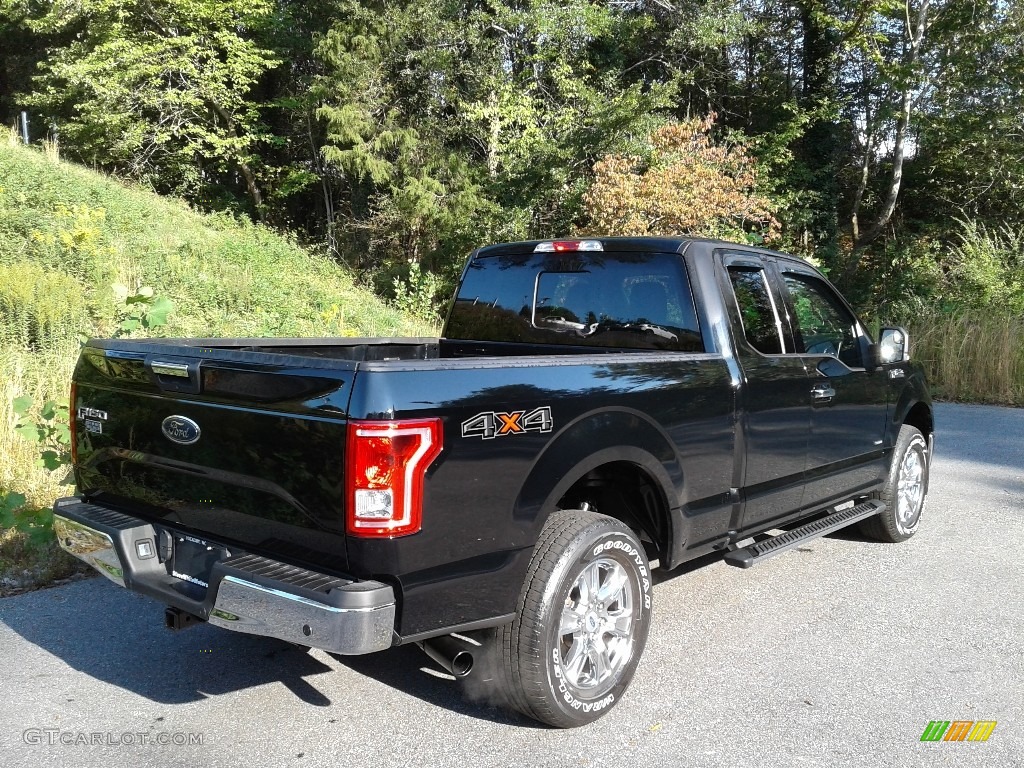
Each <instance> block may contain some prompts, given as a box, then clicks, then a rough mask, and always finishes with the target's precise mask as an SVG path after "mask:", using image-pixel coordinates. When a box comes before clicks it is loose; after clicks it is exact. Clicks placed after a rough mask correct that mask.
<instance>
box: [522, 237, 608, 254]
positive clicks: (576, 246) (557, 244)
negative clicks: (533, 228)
mask: <svg viewBox="0 0 1024 768" xmlns="http://www.w3.org/2000/svg"><path fill="white" fill-rule="evenodd" d="M603 250H604V244H603V243H602V242H601V241H600V240H546V241H544V242H543V243H537V245H536V246H534V248H533V252H534V253H564V252H565V251H603Z"/></svg>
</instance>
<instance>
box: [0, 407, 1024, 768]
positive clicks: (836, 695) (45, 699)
mask: <svg viewBox="0 0 1024 768" xmlns="http://www.w3.org/2000/svg"><path fill="white" fill-rule="evenodd" d="M936 421H937V425H938V431H937V446H936V459H935V462H934V465H933V468H932V486H931V493H930V495H929V498H928V502H927V505H926V508H925V516H924V519H923V521H922V524H921V529H920V531H919V532H918V534H917V535H916V536H915V537H914V538H913V539H912V540H911V541H909V542H907V543H905V544H897V545H892V544H879V543H873V542H868V541H865V540H863V539H862V538H860V537H858V536H857V535H855V534H853V533H849V532H840V533H839V534H836V535H833V536H830V537H827V538H824V539H818V540H816V541H813V542H811V543H810V544H809V545H806V546H803V547H800V548H799V549H797V550H794V551H791V552H789V553H787V554H785V555H782V556H780V557H777V558H775V559H773V560H771V561H769V562H766V563H764V564H763V565H759V566H757V567H755V568H752V569H749V570H739V569H735V568H731V567H729V566H726V565H725V564H723V563H722V562H721V560H720V559H716V558H711V559H706V560H704V561H702V562H701V563H699V564H697V565H695V566H694V567H689V566H688V567H686V568H685V569H683V570H682V571H678V572H673V573H671V574H667V575H663V576H662V577H661V578H660V580H659V583H658V584H657V586H656V587H655V591H654V623H653V626H652V630H651V636H650V640H649V642H648V646H647V650H646V652H645V654H644V657H643V660H642V661H641V664H640V668H639V670H638V673H637V676H636V678H635V679H634V682H633V685H632V687H631V689H630V690H629V692H628V693H627V694H626V696H625V697H624V698H623V699H622V701H621V702H620V703H619V704H618V705H617V706H616V707H615V708H614V709H612V710H611V711H610V712H609V713H608V714H607V715H606V716H605V717H603V718H602V719H600V720H599V721H598V722H597V723H595V724H592V725H590V726H586V727H584V728H580V729H575V730H571V731H558V730H553V729H549V728H546V727H542V726H539V725H537V724H535V723H533V722H532V721H529V720H527V719H525V718H522V717H519V716H517V715H514V714H510V713H507V712H505V711H503V710H501V709H499V708H495V707H491V706H488V705H487V703H486V702H479V703H474V702H471V701H467V700H466V699H465V698H464V697H463V696H462V695H461V694H460V690H459V686H458V685H457V684H456V682H455V681H454V680H452V679H451V678H450V677H447V676H446V675H444V673H442V672H440V671H437V670H436V668H435V667H434V665H433V664H432V662H430V661H429V660H428V659H427V657H426V656H424V655H423V654H422V653H421V652H420V651H419V650H417V649H416V648H415V647H412V648H405V647H403V648H396V649H392V650H390V651H387V652H384V653H380V654H375V655H371V656H365V657H347V658H340V657H332V656H329V655H327V654H325V653H322V652H320V651H313V652H310V653H304V652H302V651H300V650H298V649H295V648H293V647H291V646H288V645H286V644H284V643H281V642H278V641H275V640H270V639H265V638H257V637H251V636H245V635H238V634H235V633H230V632H225V631H221V630H218V629H216V628H214V627H210V626H206V625H203V626H199V627H196V628H194V629H189V630H187V631H184V632H180V633H172V632H170V631H168V630H165V629H164V628H163V608H162V606H160V605H158V604H157V603H155V602H152V601H150V600H148V599H145V598H142V597H139V596H137V595H134V594H132V593H129V592H127V591H125V590H123V589H120V588H118V587H116V586H114V585H113V584H110V583H109V582H107V581H106V580H104V579H100V578H95V579H89V580H86V581H81V582H77V583H74V584H70V585H67V586H62V587H57V588H54V589H49V590H43V591H39V592H34V593H30V594H25V595H20V596H17V597H10V598H6V599H2V600H0V681H2V682H0V686H2V687H0V692H2V702H0V765H2V766H12V767H14V766H17V767H19V768H21V767H24V768H30V767H31V766H47V767H48V768H54V767H55V766H65V765H67V766H76V768H87V767H89V766H103V767H104V768H113V767H114V766H143V765H147V766H161V768H162V767H164V766H166V767H168V768H170V767H172V766H182V767H184V766H187V767H188V768H203V767H205V766H240V765H253V766H261V767H268V768H270V767H273V766H307V767H311V766H332V767H334V768H347V767H349V766H351V767H352V768H357V767H358V768H375V767H377V766H381V767H383V766H388V767H390V766H456V767H457V768H486V767H490V766H513V765H516V766H518V765H522V766H560V767H562V768H589V767H591V766H616V767H618V766H627V765H642V766H666V767H668V766H671V767H672V768H676V767H677V766H730V767H732V766H743V768H749V767H753V766H772V767H773V768H774V767H775V766H795V765H826V766H843V768H853V767H854V766H865V767H870V768H879V767H880V766H899V767H900V768H903V767H904V766H931V765H942V766H982V765H983V766H1024V660H1022V646H1024V642H1022V637H1024V632H1022V627H1024V598H1022V591H1024V590H1022V586H1024V578H1022V576H1021V561H1020V560H1019V559H1018V558H1020V557H1021V556H1022V555H1024V410H1014V409H1007V408H994V407H981V406H962V405H949V404H939V405H938V406H937V408H936ZM931 721H975V722H977V721H995V722H996V726H995V728H994V730H993V731H992V733H991V735H990V737H989V738H988V740H987V741H984V742H966V741H965V742H944V741H942V742H922V741H921V735H922V733H923V732H924V730H925V728H926V727H927V726H928V724H929V722H931Z"/></svg>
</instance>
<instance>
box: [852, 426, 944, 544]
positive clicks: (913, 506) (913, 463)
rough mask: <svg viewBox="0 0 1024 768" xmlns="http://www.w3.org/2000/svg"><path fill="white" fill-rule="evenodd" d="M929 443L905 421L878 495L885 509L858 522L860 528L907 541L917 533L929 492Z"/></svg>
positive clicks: (873, 534)
mask: <svg viewBox="0 0 1024 768" xmlns="http://www.w3.org/2000/svg"><path fill="white" fill-rule="evenodd" d="M928 460H929V456H928V443H927V442H926V441H925V439H924V435H922V434H921V432H920V430H918V429H917V428H916V427H912V426H910V425H909V424H904V425H903V426H902V427H900V434H899V437H898V438H897V440H896V449H895V450H894V451H893V456H892V466H891V467H890V469H889V477H888V478H887V479H886V481H885V486H884V487H883V488H882V491H881V492H880V493H879V494H878V497H879V498H880V499H881V500H882V501H884V502H885V504H886V508H885V511H884V512H882V513H881V514H880V515H875V516H874V517H869V518H868V519H867V520H865V521H864V522H862V523H861V531H863V532H864V533H865V534H866V535H868V536H870V537H871V538H873V539H877V540H878V541H888V542H893V543H896V542H900V541H906V540H907V539H909V538H910V537H911V536H913V535H914V534H915V533H916V532H917V528H918V526H919V525H920V524H921V512H922V510H923V509H924V497H925V493H926V492H927V491H928V469H929V461H928Z"/></svg>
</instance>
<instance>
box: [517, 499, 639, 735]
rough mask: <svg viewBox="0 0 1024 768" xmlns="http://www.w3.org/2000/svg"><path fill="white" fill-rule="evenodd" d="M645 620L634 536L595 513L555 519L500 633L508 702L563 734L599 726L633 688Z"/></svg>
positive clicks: (543, 535)
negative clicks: (591, 724)
mask: <svg viewBox="0 0 1024 768" xmlns="http://www.w3.org/2000/svg"><path fill="white" fill-rule="evenodd" d="M650 619H651V577H650V566H649V565H648V563H647V557H646V555H645V554H644V549H643V546H642V545H641V544H640V542H639V541H638V540H637V538H636V536H635V535H634V534H633V532H632V531H631V530H630V529H629V528H627V527H626V526H625V525H623V524H622V523H621V522H619V521H618V520H615V519H614V518H610V517H606V516H604V515H599V514H597V513H595V512H590V511H583V510H559V511H557V512H555V513H554V514H552V515H551V517H550V518H549V519H548V521H547V523H546V524H545V525H544V528H543V530H542V531H541V535H540V538H539V540H538V542H537V546H536V548H535V549H534V554H533V559H532V560H531V561H530V568H529V572H528V574H527V578H526V583H525V584H524V587H523V592H522V595H521V596H520V599H519V605H518V611H517V615H516V619H515V620H514V621H513V622H512V624H510V625H507V626H506V627H504V628H503V629H502V630H500V631H499V633H498V648H499V654H500V661H501V668H502V672H503V675H504V678H505V687H506V690H507V694H508V696H509V700H510V702H511V703H512V705H513V706H514V707H515V708H516V709H518V710H519V711H520V712H522V713H523V714H525V715H527V716H529V717H532V718H534V719H536V720H540V721H541V722H544V723H547V724H549V725H554V726H557V727H560V728H571V727H574V726H578V725H584V724H585V723H589V722H592V721H594V720H596V719H597V718H598V717H600V716H601V715H602V714H604V713H605V712H607V711H608V709H609V708H610V707H612V706H613V705H614V704H616V703H617V702H618V701H619V699H620V698H621V697H622V694H623V693H624V692H625V690H626V688H627V687H628V686H629V683H630V681H631V680H632V679H633V673H634V672H635V671H636V666H637V663H638V662H639V660H640V655H641V653H643V649H644V645H645V644H646V642H647V633H648V630H649V629H650Z"/></svg>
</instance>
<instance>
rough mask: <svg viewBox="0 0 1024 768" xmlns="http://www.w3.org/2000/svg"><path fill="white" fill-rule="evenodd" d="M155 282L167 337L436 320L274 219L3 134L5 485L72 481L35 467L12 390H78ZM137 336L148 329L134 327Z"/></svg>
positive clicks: (397, 329) (356, 328)
mask: <svg viewBox="0 0 1024 768" xmlns="http://www.w3.org/2000/svg"><path fill="white" fill-rule="evenodd" d="M143 286H148V287H149V288H152V290H153V293H154V295H155V296H157V297H162V298H166V299H169V300H170V301H171V302H172V303H173V310H172V311H171V312H170V313H169V315H168V316H167V322H166V324H165V325H162V326H160V327H157V328H153V329H151V330H150V331H149V333H152V334H153V335H161V336H293V335H294V336H362V335H366V336H372V335H422V334H426V333H430V332H431V329H430V328H429V327H427V326H425V325H424V324H423V323H422V322H418V321H415V320H410V319H409V318H408V317H406V316H404V315H403V314H401V313H400V312H398V311H396V310H394V309H392V308H390V307H387V306H386V305H384V304H383V303H382V302H381V301H380V300H379V299H377V298H376V297H375V296H374V295H373V294H371V293H370V292H368V291H366V290H363V289H361V288H359V287H356V286H355V284H354V280H353V277H352V275H351V274H350V273H349V272H347V271H346V270H345V269H344V268H342V267H340V266H338V265H337V264H336V263H333V262H331V261H329V260H328V259H326V258H322V257H318V256H315V255H312V254H310V253H309V252H308V251H306V250H304V249H302V248H301V247H299V246H298V245H297V244H295V243H294V242H292V241H290V240H288V239H287V238H285V237H282V236H280V235H278V234H276V233H274V232H271V231H270V230H268V229H266V228H263V227H259V226H254V225H252V224H249V223H246V222H239V221H235V220H233V219H230V218H228V217H224V216H211V215H203V214H199V213H196V212H195V211H193V210H192V209H190V208H189V207H188V206H187V205H186V204H184V203H183V202H180V201H177V200H172V199H167V198H161V197H159V196H157V195H154V194H152V193H149V192H146V191H144V190H140V189H133V188H128V187H125V186H124V185H122V184H120V183H118V182H116V181H114V180H111V179H109V178H107V177H105V176H103V175H101V174H98V173H94V172H92V171H90V170H87V169H85V168H82V167H79V166H75V165H72V164H70V163H65V162H60V163H57V162H54V161H53V160H51V159H49V158H48V157H47V156H46V155H45V154H43V153H40V152H38V151H35V150H31V149H26V148H23V147H20V146H14V145H10V144H8V142H6V141H2V142H0V495H2V494H3V492H4V491H17V492H19V493H23V494H26V495H27V496H28V498H29V503H30V504H35V505H40V506H45V505H48V504H49V503H50V502H51V501H52V499H53V498H54V497H56V496H57V495H59V494H60V493H66V492H67V489H66V488H61V487H60V486H59V484H58V483H59V480H60V475H61V472H60V471H58V472H49V471H47V470H45V469H43V468H41V467H37V466H35V464H36V460H37V458H38V456H39V448H38V447H37V446H35V445H33V444H31V443H29V442H27V441H26V440H24V439H23V438H22V437H21V436H19V435H17V434H16V433H15V432H14V428H15V426H16V423H17V418H16V417H15V416H14V414H13V413H12V411H11V403H12V401H13V400H14V399H15V398H17V397H21V396H23V395H29V396H31V397H32V399H33V403H34V412H35V411H37V410H38V408H39V406H40V405H41V404H42V403H43V402H44V401H45V400H47V399H52V400H54V401H57V402H60V403H63V402H66V399H67V391H68V382H69V378H70V373H71V368H72V366H73V364H74V361H75V358H76V356H77V350H78V344H79V338H80V337H81V336H107V335H111V334H113V333H115V332H116V331H117V330H118V327H119V325H120V324H121V323H122V322H123V320H124V319H125V317H126V312H127V311H128V310H129V309H130V307H129V306H128V305H127V304H126V303H125V296H126V295H128V296H131V295H133V294H136V293H137V291H138V290H139V289H140V288H142V287H143ZM131 335H143V333H142V332H140V331H134V332H132V334H131Z"/></svg>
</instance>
